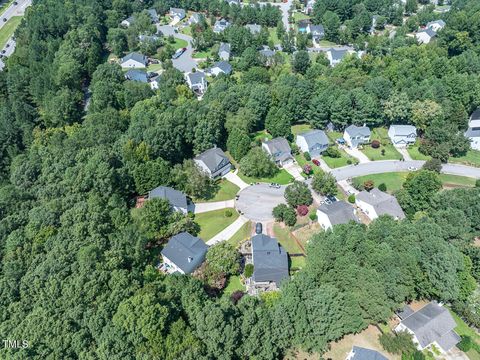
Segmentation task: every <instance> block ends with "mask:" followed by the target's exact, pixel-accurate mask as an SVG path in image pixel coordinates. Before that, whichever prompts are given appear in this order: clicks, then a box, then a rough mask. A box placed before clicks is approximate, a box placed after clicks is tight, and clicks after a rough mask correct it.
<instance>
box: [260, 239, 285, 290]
mask: <svg viewBox="0 0 480 360" xmlns="http://www.w3.org/2000/svg"><path fill="white" fill-rule="evenodd" d="M252 257H253V280H254V281H255V282H275V284H276V285H277V286H278V285H280V283H281V281H282V280H284V279H288V257H287V252H286V251H285V249H284V248H283V247H282V246H281V245H280V244H279V243H278V242H277V239H275V238H271V237H270V236H267V235H264V234H259V235H255V236H254V237H252Z"/></svg>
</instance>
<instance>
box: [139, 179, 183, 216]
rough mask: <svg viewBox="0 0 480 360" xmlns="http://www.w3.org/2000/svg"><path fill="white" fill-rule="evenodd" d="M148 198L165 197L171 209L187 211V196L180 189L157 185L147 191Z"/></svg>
mask: <svg viewBox="0 0 480 360" xmlns="http://www.w3.org/2000/svg"><path fill="white" fill-rule="evenodd" d="M147 199H148V200H152V199H165V200H168V202H169V204H170V206H171V207H172V209H173V210H175V211H178V212H181V213H184V214H186V213H188V201H187V196H186V195H185V194H184V193H182V192H181V191H178V190H175V189H173V188H171V187H168V186H158V187H156V188H155V189H153V190H151V191H150V192H149V193H148V197H147Z"/></svg>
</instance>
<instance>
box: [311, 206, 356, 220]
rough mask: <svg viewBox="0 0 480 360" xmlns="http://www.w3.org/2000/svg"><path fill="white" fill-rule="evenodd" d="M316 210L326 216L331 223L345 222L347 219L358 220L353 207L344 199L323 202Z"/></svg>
mask: <svg viewBox="0 0 480 360" xmlns="http://www.w3.org/2000/svg"><path fill="white" fill-rule="evenodd" d="M318 210H320V211H321V212H323V213H325V214H326V215H327V216H328V218H329V219H330V223H331V224H332V225H338V224H346V223H348V222H349V221H355V222H358V219H357V217H356V216H355V214H354V209H353V207H352V206H351V205H349V204H347V203H346V202H345V201H334V202H332V203H331V204H323V205H321V206H320V207H319V208H318Z"/></svg>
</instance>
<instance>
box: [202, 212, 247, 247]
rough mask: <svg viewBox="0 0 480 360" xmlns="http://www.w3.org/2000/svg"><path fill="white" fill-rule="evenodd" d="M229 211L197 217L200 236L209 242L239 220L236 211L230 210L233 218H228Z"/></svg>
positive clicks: (203, 214) (207, 213)
mask: <svg viewBox="0 0 480 360" xmlns="http://www.w3.org/2000/svg"><path fill="white" fill-rule="evenodd" d="M226 210H227V209H221V210H215V211H209V212H206V213H202V214H196V215H195V222H196V223H197V224H198V225H200V234H198V236H199V237H200V238H201V239H203V240H205V241H207V240H210V239H211V238H213V237H214V236H215V235H217V234H218V233H219V232H220V231H222V230H223V229H225V228H226V227H227V226H229V225H230V224H231V223H233V222H234V221H235V220H237V218H238V216H239V215H238V212H237V211H236V210H235V209H229V210H230V211H231V212H232V216H230V217H226V216H225V211H226Z"/></svg>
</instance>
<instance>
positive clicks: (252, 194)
mask: <svg viewBox="0 0 480 360" xmlns="http://www.w3.org/2000/svg"><path fill="white" fill-rule="evenodd" d="M285 188H286V186H281V187H280V188H279V189H275V188H271V187H270V186H269V185H268V184H258V185H252V186H249V187H248V188H246V189H244V190H242V191H240V192H239V193H238V194H239V198H238V200H237V201H236V202H235V208H236V209H237V210H238V211H239V212H240V213H241V214H243V216H244V217H245V218H247V219H249V220H252V221H255V222H265V221H271V220H273V215H272V211H273V208H274V207H275V206H277V205H279V204H284V203H286V201H285V198H284V193H285Z"/></svg>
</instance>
